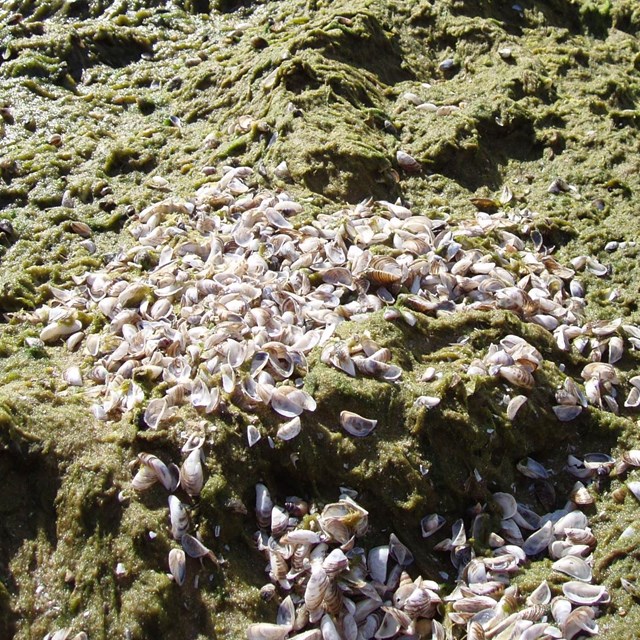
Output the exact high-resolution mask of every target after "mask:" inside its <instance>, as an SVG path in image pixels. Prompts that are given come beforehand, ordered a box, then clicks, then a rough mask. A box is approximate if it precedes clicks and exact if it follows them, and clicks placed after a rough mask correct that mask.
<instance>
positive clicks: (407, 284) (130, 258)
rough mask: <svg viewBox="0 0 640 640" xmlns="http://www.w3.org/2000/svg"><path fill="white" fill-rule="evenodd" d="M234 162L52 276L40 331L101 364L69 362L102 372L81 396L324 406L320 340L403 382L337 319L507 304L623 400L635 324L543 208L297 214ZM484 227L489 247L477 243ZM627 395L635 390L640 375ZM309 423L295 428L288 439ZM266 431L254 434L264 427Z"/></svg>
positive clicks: (165, 416) (149, 406)
mask: <svg viewBox="0 0 640 640" xmlns="http://www.w3.org/2000/svg"><path fill="white" fill-rule="evenodd" d="M223 171H224V173H223V175H222V177H221V178H220V179H219V180H218V181H217V182H212V183H208V184H206V185H204V186H203V187H201V188H200V189H199V190H198V192H197V193H196V194H195V198H194V200H193V201H185V200H180V199H177V198H174V197H170V198H168V199H166V200H163V201H161V202H158V203H155V204H152V205H150V206H149V207H147V208H146V209H145V210H143V211H141V212H140V213H139V214H137V215H136V216H134V217H133V219H132V220H131V221H129V222H128V223H127V228H128V230H129V232H130V234H131V235H132V237H133V239H134V245H133V246H132V247H131V248H129V249H126V250H122V251H121V252H120V253H119V254H118V255H116V256H115V257H114V258H113V260H111V261H110V262H109V263H108V264H107V265H106V266H105V267H104V268H103V269H101V270H99V271H93V272H87V273H85V274H84V275H82V276H80V277H77V278H75V283H76V287H75V288H73V289H69V290H62V289H58V288H55V287H52V288H51V292H52V300H51V301H50V303H49V304H47V305H44V306H42V307H41V308H39V309H37V310H36V311H35V312H34V313H33V314H32V315H31V316H30V319H31V321H32V322H34V323H44V324H45V326H44V328H43V329H42V330H41V332H40V337H39V338H28V340H29V341H30V342H32V343H34V344H35V343H36V342H39V343H40V344H42V343H52V342H55V341H60V340H64V341H65V342H66V344H67V347H68V348H69V349H71V350H76V349H78V348H80V346H81V345H84V355H85V357H86V359H85V362H87V361H89V362H90V363H91V366H90V368H89V369H88V370H84V371H81V369H80V368H79V367H71V368H70V370H68V371H67V372H65V379H66V380H67V382H68V383H69V384H70V385H73V386H84V385H85V383H86V382H87V381H89V382H91V383H92V384H93V387H91V388H89V389H87V390H86V393H88V394H89V395H90V396H91V397H94V398H95V399H96V403H95V405H94V413H95V415H96V417H97V418H98V419H100V420H109V419H112V418H117V417H118V416H119V415H120V414H122V413H123V412H128V411H131V410H133V409H134V408H136V407H137V406H139V405H145V404H146V408H145V412H144V420H145V422H146V424H147V425H148V426H149V427H150V428H159V427H161V426H164V425H166V424H167V423H169V422H170V421H171V420H172V419H173V418H174V416H175V413H176V411H177V409H178V407H179V406H180V405H182V404H186V403H190V404H191V405H192V406H193V407H195V408H196V409H197V410H198V411H199V412H201V413H204V414H213V413H216V412H219V411H221V410H222V409H223V408H225V407H228V406H229V405H230V404H235V405H237V406H239V407H241V408H243V409H244V410H249V411H254V410H255V409H256V408H257V407H260V406H265V405H266V406H269V407H271V409H272V410H273V411H274V412H275V413H276V414H278V415H279V416H282V417H283V418H286V419H288V420H293V419H294V418H297V417H299V416H301V414H303V412H304V411H308V412H312V411H314V409H315V402H314V400H313V398H312V397H311V396H310V395H309V394H308V392H307V391H305V390H304V389H303V388H302V386H303V380H304V376H305V374H306V372H307V354H308V353H309V352H310V351H311V350H312V349H314V348H315V347H323V352H322V357H323V360H324V361H325V362H326V363H328V364H329V365H330V366H334V367H336V368H338V369H340V370H341V371H343V372H345V373H346V374H347V375H354V374H356V373H360V374H363V375H368V376H373V377H376V378H378V379H381V380H383V381H387V382H394V381H396V380H398V379H399V378H400V376H401V374H402V371H401V368H400V367H398V366H397V365H395V364H393V363H391V362H389V358H390V357H391V354H390V353H389V352H388V351H386V350H384V349H382V350H381V349H376V350H373V347H371V349H369V348H368V347H367V346H366V345H364V344H363V345H361V347H360V349H361V350H360V351H358V350H357V349H356V350H354V349H352V347H351V346H346V347H345V345H344V344H342V343H341V341H340V340H338V339H336V338H334V337H333V334H334V331H335V328H336V326H337V325H338V324H339V323H341V322H344V321H345V320H359V319H362V318H364V317H366V315H367V314H369V313H371V312H375V311H383V313H384V317H385V318H386V319H388V320H389V321H395V320H398V319H399V320H401V321H405V322H407V323H408V324H410V325H414V324H415V323H416V322H417V316H416V312H418V313H422V314H428V315H437V314H441V313H452V312H456V311H463V310H466V309H479V310H492V309H506V310H510V311H512V312H514V313H516V314H517V315H518V316H519V317H520V318H521V319H523V320H524V321H526V322H533V323H536V324H538V325H540V326H542V327H545V328H546V329H547V330H549V331H551V332H553V334H554V336H555V339H556V342H557V344H558V346H559V348H560V349H563V350H570V349H575V350H576V351H578V352H580V353H583V354H584V353H586V351H585V350H587V349H589V351H588V353H587V355H588V357H589V359H590V360H592V361H593V362H594V367H593V371H591V370H590V371H589V373H588V377H585V387H586V389H585V395H586V397H587V398H588V399H589V400H591V401H593V402H594V403H596V404H598V405H599V406H600V407H602V408H604V409H609V410H616V408H617V401H616V399H615V397H616V392H615V385H616V381H615V379H613V378H611V376H609V377H606V376H607V375H608V374H606V371H607V367H610V366H611V365H612V364H613V363H614V362H616V361H617V360H618V359H619V358H620V357H621V356H622V353H623V349H624V346H625V339H626V341H627V342H628V344H629V345H630V346H631V347H632V348H638V347H640V328H638V327H636V326H635V325H625V324H623V323H622V321H620V320H613V321H610V322H594V323H583V322H582V311H583V307H584V297H583V296H584V290H583V287H582V285H581V283H580V282H579V280H578V279H577V278H575V274H576V272H577V271H579V270H581V269H586V270H589V271H591V272H592V273H594V274H595V275H597V276H598V277H603V276H605V275H606V274H607V273H608V269H607V267H606V266H605V265H601V264H600V263H598V262H597V260H595V259H594V258H592V257H586V256H581V257H579V258H576V259H575V260H574V261H573V262H572V264H571V266H570V267H569V266H563V265H561V264H560V263H558V262H557V261H556V260H555V259H554V258H553V257H551V256H549V255H547V253H548V251H547V249H546V248H545V247H544V246H543V244H542V240H541V236H540V233H539V232H537V231H536V230H535V229H534V223H535V214H534V213H533V212H531V211H529V210H527V209H522V210H520V209H517V208H516V209H514V210H512V211H509V212H505V211H498V212H497V213H495V214H492V215H489V214H487V213H483V212H482V211H480V212H477V213H476V217H475V219H473V220H468V221H465V222H461V223H459V224H457V225H456V226H454V225H450V224H448V222H447V220H445V219H432V218H430V217H428V216H426V215H420V214H416V213H414V212H412V211H411V210H410V209H409V208H407V207H406V206H404V205H402V204H400V203H392V202H387V201H383V200H381V201H375V202H374V201H372V200H367V201H364V202H361V203H360V204H358V205H353V206H348V207H346V208H343V209H339V210H337V211H334V212H329V213H322V214H319V215H318V216H316V218H315V219H314V220H313V221H312V222H311V223H308V224H303V225H298V226H296V225H295V224H294V222H292V220H291V218H292V217H294V216H296V215H298V214H300V213H301V212H302V211H303V206H302V205H301V204H300V203H298V202H295V201H294V200H293V199H292V198H291V197H290V196H289V195H288V194H287V193H285V192H281V193H277V194H276V193H273V192H269V191H265V190H259V189H256V188H251V187H250V186H248V184H247V182H248V180H249V178H250V176H251V173H252V170H251V169H250V168H249V167H225V168H224V169H223ZM521 235H522V236H528V237H529V239H530V240H531V241H532V242H533V249H532V248H531V247H530V246H528V245H527V243H526V242H525V239H523V238H522V237H520V236H521ZM476 237H485V238H486V239H487V242H489V243H490V244H491V247H490V249H491V250H490V251H489V250H488V249H487V250H481V249H477V248H471V249H465V248H464V244H465V242H466V241H467V239H473V238H476ZM134 274H135V275H134ZM96 315H97V316H98V317H99V321H97V322H93V323H92V322H91V320H92V318H93V317H94V316H96ZM100 326H104V328H103V329H102V330H98V332H94V333H91V329H92V328H95V327H100ZM94 331H95V329H94ZM491 355H492V357H494V356H496V357H497V354H491ZM606 359H608V360H609V362H608V363H605V362H603V361H604V360H606ZM595 363H601V364H602V366H601V367H600V368H598V367H597V366H595ZM492 366H494V365H492V364H490V363H489V367H492ZM533 366H537V365H536V363H534V362H528V364H527V365H521V364H514V365H510V364H502V365H500V368H499V375H501V376H502V377H503V378H505V379H507V380H508V381H509V382H512V383H513V384H514V385H516V386H519V387H524V388H530V386H531V384H532V376H531V375H529V374H531V373H532V371H531V368H532V367H533ZM83 368H84V367H83ZM583 375H586V374H583ZM142 380H145V381H147V383H148V381H151V382H154V383H156V385H159V386H161V388H162V389H163V392H162V395H161V396H160V397H155V398H153V399H152V400H148V398H147V394H146V392H145V390H144V387H146V386H147V385H143V384H141V381H142ZM625 404H626V406H628V407H635V406H637V405H638V404H640V383H637V381H636V383H635V384H634V386H633V389H632V391H631V393H630V394H629V398H628V399H627V401H626V403H625ZM558 406H559V407H561V409H559V412H560V414H561V419H567V416H570V415H573V414H576V415H577V413H579V411H580V410H581V409H580V407H581V405H580V403H579V402H578V403H577V404H573V405H565V404H563V403H559V404H558ZM566 407H569V408H566ZM298 426H299V425H298V422H297V421H296V424H294V425H293V427H289V428H286V429H284V431H283V433H284V434H285V439H286V438H290V437H294V436H293V435H292V434H296V433H297V432H298V431H299V429H298ZM255 429H257V427H256V428H254V430H252V432H251V433H250V434H248V435H249V440H250V442H253V443H255V442H256V441H257V439H258V436H260V435H261V434H260V433H255Z"/></svg>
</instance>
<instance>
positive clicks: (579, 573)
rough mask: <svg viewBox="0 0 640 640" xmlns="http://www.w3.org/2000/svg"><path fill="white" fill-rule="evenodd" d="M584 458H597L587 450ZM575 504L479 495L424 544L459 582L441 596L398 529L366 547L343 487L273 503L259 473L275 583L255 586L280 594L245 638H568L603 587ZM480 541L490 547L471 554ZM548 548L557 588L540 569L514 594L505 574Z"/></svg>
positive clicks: (535, 466) (578, 630) (587, 621)
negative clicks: (329, 495) (544, 506)
mask: <svg viewBox="0 0 640 640" xmlns="http://www.w3.org/2000/svg"><path fill="white" fill-rule="evenodd" d="M585 458H586V460H585V462H586V464H588V465H593V468H595V464H596V462H595V461H594V460H595V458H596V455H595V454H593V455H591V456H589V455H588V456H586V457H585ZM592 459H593V461H592ZM626 459H632V460H633V461H634V462H635V461H636V459H638V462H640V454H638V452H635V451H630V452H627V454H626ZM518 469H519V470H520V471H521V472H522V473H523V475H525V476H526V477H527V478H532V479H537V480H540V479H546V478H547V477H548V475H549V471H548V470H546V469H545V468H544V467H543V465H541V464H540V463H538V462H537V461H535V460H533V459H531V458H526V459H524V460H522V461H520V463H518ZM577 506H579V505H577V504H576V503H574V502H572V501H571V500H570V501H569V502H567V504H566V505H565V507H564V508H562V509H558V510H555V511H553V512H551V513H548V514H546V515H545V516H539V515H538V514H536V513H535V512H534V511H533V510H532V509H530V508H529V507H527V506H526V505H524V504H521V503H519V502H518V501H517V500H516V498H515V497H514V496H513V495H511V494H509V493H506V492H497V493H494V494H492V495H491V496H490V498H489V500H488V503H487V505H484V507H481V508H478V509H476V515H475V516H474V517H473V519H472V521H471V522H470V525H469V527H468V529H465V523H464V520H463V519H459V520H457V521H455V522H454V523H453V525H452V529H451V537H449V538H446V539H443V540H441V541H440V542H438V543H437V544H435V545H434V546H433V550H434V551H440V552H447V553H449V555H450V559H451V563H452V565H453V567H454V570H455V571H456V576H455V578H456V580H455V583H456V586H455V587H454V588H453V590H452V591H451V592H450V593H449V594H447V595H443V594H441V593H440V591H441V587H440V585H439V584H438V582H436V581H434V580H431V579H427V578H424V577H422V576H419V577H417V578H415V579H412V578H411V577H410V575H409V566H410V565H411V564H412V563H413V554H412V553H411V551H410V550H409V549H408V548H407V547H406V546H405V545H403V544H402V543H401V542H400V540H399V539H398V537H397V536H396V535H395V534H391V536H390V539H389V543H388V544H387V545H382V546H379V547H374V548H372V549H370V550H369V551H368V552H367V551H365V550H364V549H363V548H361V547H359V546H357V543H356V540H357V538H358V537H360V536H362V535H364V533H366V530H367V527H368V514H367V512H366V510H365V509H363V508H362V507H361V506H360V505H359V504H358V503H356V502H355V500H354V499H353V498H352V497H351V492H349V493H346V494H343V495H341V496H340V499H339V501H338V502H336V503H332V504H328V505H326V506H325V507H324V508H323V509H322V510H317V511H316V512H315V513H314V507H313V506H310V505H309V504H308V503H306V502H305V501H303V500H301V499H300V498H298V497H295V496H292V497H289V498H286V499H285V503H284V507H281V506H278V505H276V504H274V502H273V500H272V498H271V495H270V493H269V491H268V489H267V487H266V486H265V485H263V484H258V485H257V486H256V517H257V520H258V523H259V526H260V530H259V531H258V532H257V533H256V540H257V545H258V548H259V549H260V550H261V551H262V552H263V553H264V554H265V556H266V558H267V561H268V564H267V568H266V571H267V572H268V574H269V577H270V579H271V582H272V584H270V585H265V587H263V589H262V590H261V593H262V594H263V597H265V598H266V599H270V598H272V597H273V596H274V593H275V589H274V588H273V585H279V587H280V588H281V590H282V591H283V592H284V593H287V594H288V595H287V596H286V597H285V598H284V599H283V600H282V601H281V603H280V605H279V608H278V614H277V621H276V623H275V624H271V623H265V622H261V623H255V624H252V625H250V626H249V627H248V629H247V638H248V639H249V640H267V639H269V640H270V639H276V638H280V639H282V640H284V639H286V638H292V639H293V638H295V639H296V640H299V639H301V638H305V639H315V640H368V639H371V638H374V639H376V640H382V639H391V638H414V639H416V640H417V639H420V638H432V639H436V640H440V639H444V638H454V637H461V636H464V635H466V637H467V638H472V639H474V640H478V639H485V638H486V639H490V638H496V639H498V640H506V639H507V638H509V639H511V638H518V639H520V640H536V639H537V638H559V639H566V640H573V639H574V638H578V637H586V636H591V635H595V634H597V633H598V624H597V622H596V618H597V616H598V613H599V607H600V606H604V605H607V604H608V603H609V602H610V596H609V594H608V592H607V589H606V588H605V587H604V586H601V585H597V584H592V582H593V572H592V555H591V554H592V551H593V549H594V548H595V545H596V539H595V536H594V535H593V533H592V532H591V529H590V528H589V526H588V518H587V516H586V515H585V514H584V513H583V512H582V511H581V510H580V509H578V508H577ZM496 522H497V523H498V526H497V527H494V526H493V525H495V523H496ZM445 524H446V520H445V518H443V517H442V516H440V515H438V514H432V515H430V516H426V517H425V518H424V519H423V521H422V531H423V536H424V537H425V538H428V537H430V536H432V535H434V534H435V533H436V532H437V531H439V530H441V529H442V528H443V527H444V525H445ZM494 528H495V530H493V529H494ZM478 548H482V549H488V550H489V553H487V554H486V555H476V549H478ZM546 555H548V556H549V557H550V558H551V559H552V560H553V561H554V562H553V564H552V565H551V570H552V571H553V572H555V574H556V576H558V577H563V578H564V579H565V581H564V582H563V583H562V585H561V593H557V594H556V595H555V596H554V593H553V591H554V589H555V590H557V589H556V588H555V587H554V588H552V586H550V584H549V583H548V582H547V580H543V581H542V582H541V583H540V584H539V585H538V587H536V588H535V589H534V590H533V591H532V592H531V593H530V594H529V595H528V596H527V597H526V599H525V598H523V597H522V596H521V595H520V594H519V593H518V589H517V588H516V587H515V586H514V585H512V584H510V582H511V579H512V577H513V576H514V575H515V574H516V573H517V572H518V571H519V570H520V569H521V568H522V567H523V565H525V564H526V563H527V562H528V561H529V560H537V559H540V558H542V557H543V556H546ZM440 577H448V576H444V575H443V574H441V576H440ZM554 582H557V579H556V580H554ZM292 634H293V635H292Z"/></svg>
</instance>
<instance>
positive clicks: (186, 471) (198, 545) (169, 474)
mask: <svg viewBox="0 0 640 640" xmlns="http://www.w3.org/2000/svg"><path fill="white" fill-rule="evenodd" d="M203 444H204V440H203V439H202V438H201V437H199V436H191V437H190V438H189V439H188V440H187V442H186V443H185V445H184V447H183V448H182V451H183V452H184V453H186V454H187V455H186V458H185V459H184V461H183V463H182V465H181V466H180V467H178V466H177V465H176V464H174V463H169V464H165V463H164V462H163V461H162V460H160V458H158V457H157V456H155V455H153V454H150V453H144V452H142V453H139V454H138V457H137V462H138V463H139V467H138V470H137V472H136V474H135V476H134V477H133V480H132V481H131V487H132V488H133V489H135V490H136V491H146V490H148V489H150V488H151V487H153V486H154V485H155V484H158V483H159V484H161V485H162V486H163V487H164V488H165V489H166V490H167V491H168V492H169V494H170V495H169V521H170V527H171V535H172V537H173V539H174V540H176V541H177V542H179V543H180V545H181V548H173V549H171V550H170V551H169V557H168V564H169V572H170V575H171V577H172V578H173V579H174V580H175V582H176V583H177V584H178V585H180V586H182V585H183V584H184V582H185V580H186V577H187V556H189V557H191V558H209V559H210V560H211V561H212V562H213V563H214V564H215V565H217V564H218V559H217V557H216V555H215V554H214V553H213V551H211V549H209V548H208V547H206V546H205V545H204V544H203V543H202V541H201V540H199V539H198V538H197V537H196V536H192V535H191V534H190V533H189V531H190V529H191V518H190V516H189V507H188V506H187V505H185V504H184V503H183V502H182V501H181V500H180V499H179V498H178V497H177V496H176V495H175V492H176V491H177V490H178V489H182V491H184V493H186V494H187V495H188V496H189V498H190V499H191V500H195V499H197V498H198V496H199V495H200V491H201V490H202V487H203V484H204V465H203V461H204V460H203V453H202V445H203ZM135 462H136V461H134V463H135Z"/></svg>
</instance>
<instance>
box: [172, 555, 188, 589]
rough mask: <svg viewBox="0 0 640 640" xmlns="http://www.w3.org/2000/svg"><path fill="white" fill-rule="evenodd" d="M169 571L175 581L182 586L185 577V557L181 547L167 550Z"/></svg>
mask: <svg viewBox="0 0 640 640" xmlns="http://www.w3.org/2000/svg"><path fill="white" fill-rule="evenodd" d="M169 571H170V572H171V575H172V576H173V579H174V580H175V581H176V583H177V584H178V585H179V586H182V585H183V584H184V580H185V578H186V577H187V559H186V556H185V553H184V551H183V550H182V549H171V551H169Z"/></svg>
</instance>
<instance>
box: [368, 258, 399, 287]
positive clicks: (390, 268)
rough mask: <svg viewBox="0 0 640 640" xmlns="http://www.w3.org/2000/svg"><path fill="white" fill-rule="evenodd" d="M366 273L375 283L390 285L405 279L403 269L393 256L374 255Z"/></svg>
mask: <svg viewBox="0 0 640 640" xmlns="http://www.w3.org/2000/svg"><path fill="white" fill-rule="evenodd" d="M364 275H365V277H366V278H367V279H368V280H369V281H370V282H372V283H374V284H379V285H380V284H381V285H388V284H394V283H396V282H400V281H401V280H402V279H403V269H402V267H401V266H400V265H399V264H398V263H397V261H396V260H395V258H392V257H391V256H372V257H371V260H370V261H369V264H368V265H367V268H366V269H365V271H364Z"/></svg>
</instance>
